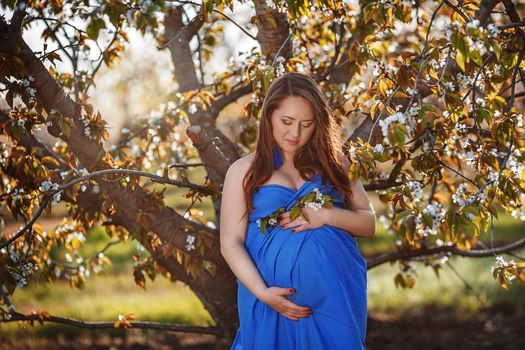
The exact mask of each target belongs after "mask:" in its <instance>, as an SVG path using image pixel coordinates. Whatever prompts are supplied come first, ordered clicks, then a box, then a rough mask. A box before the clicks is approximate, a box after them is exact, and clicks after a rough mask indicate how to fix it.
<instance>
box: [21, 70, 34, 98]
mask: <svg viewBox="0 0 525 350" xmlns="http://www.w3.org/2000/svg"><path fill="white" fill-rule="evenodd" d="M33 81H35V78H34V77H33V76H31V75H30V76H29V77H28V78H27V79H22V80H20V81H18V82H17V83H18V84H19V85H20V86H21V87H23V88H25V89H26V91H27V93H28V94H29V96H31V97H35V96H36V89H35V88H33V87H31V86H30V85H31V83H32V82H33Z"/></svg>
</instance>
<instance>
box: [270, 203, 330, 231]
mask: <svg viewBox="0 0 525 350" xmlns="http://www.w3.org/2000/svg"><path fill="white" fill-rule="evenodd" d="M301 210H302V211H303V213H305V214H306V216H307V217H308V219H309V221H310V222H308V221H306V220H305V219H304V218H303V217H302V216H299V217H297V218H296V219H295V220H293V221H291V220H290V212H289V211H287V212H285V213H282V214H281V215H279V223H278V225H279V226H281V227H283V228H285V229H287V228H290V227H296V226H297V227H296V228H295V229H293V230H292V232H294V233H295V232H300V231H304V230H312V229H315V228H319V227H321V226H323V225H326V224H327V223H328V210H329V209H328V208H321V209H319V210H314V209H312V208H302V209H301Z"/></svg>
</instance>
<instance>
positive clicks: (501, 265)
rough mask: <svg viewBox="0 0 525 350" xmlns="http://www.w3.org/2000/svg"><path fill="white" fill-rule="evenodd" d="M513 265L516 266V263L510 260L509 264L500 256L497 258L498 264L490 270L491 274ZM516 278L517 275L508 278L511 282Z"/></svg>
mask: <svg viewBox="0 0 525 350" xmlns="http://www.w3.org/2000/svg"><path fill="white" fill-rule="evenodd" d="M513 265H516V262H515V261H514V260H509V262H507V261H505V259H503V257H502V256H501V255H498V256H496V263H495V264H494V265H493V266H491V268H490V272H491V273H494V270H495V269H497V268H505V267H509V266H513ZM515 278H516V276H515V275H511V276H508V279H509V281H512V280H513V279H515Z"/></svg>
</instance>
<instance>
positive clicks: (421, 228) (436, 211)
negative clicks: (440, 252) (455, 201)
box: [416, 201, 446, 237]
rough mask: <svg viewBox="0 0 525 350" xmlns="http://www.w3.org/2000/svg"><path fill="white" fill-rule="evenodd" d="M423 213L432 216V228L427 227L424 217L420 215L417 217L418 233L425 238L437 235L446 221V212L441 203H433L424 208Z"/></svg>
mask: <svg viewBox="0 0 525 350" xmlns="http://www.w3.org/2000/svg"><path fill="white" fill-rule="evenodd" d="M423 213H424V214H427V215H430V216H432V227H428V226H426V225H425V222H424V221H423V216H422V215H421V214H419V215H418V216H417V217H416V227H417V232H418V233H419V234H420V235H422V236H423V237H427V236H428V235H436V234H437V233H438V228H439V225H440V224H441V223H442V222H444V221H445V216H446V210H445V209H444V208H443V206H442V205H441V204H440V203H438V202H436V201H432V202H431V203H430V204H428V205H427V206H426V207H425V208H423Z"/></svg>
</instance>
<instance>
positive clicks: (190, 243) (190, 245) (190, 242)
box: [186, 235, 195, 251]
mask: <svg viewBox="0 0 525 350" xmlns="http://www.w3.org/2000/svg"><path fill="white" fill-rule="evenodd" d="M186 243H187V244H186V250H187V251H191V250H194V249H195V236H193V235H187V236H186Z"/></svg>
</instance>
